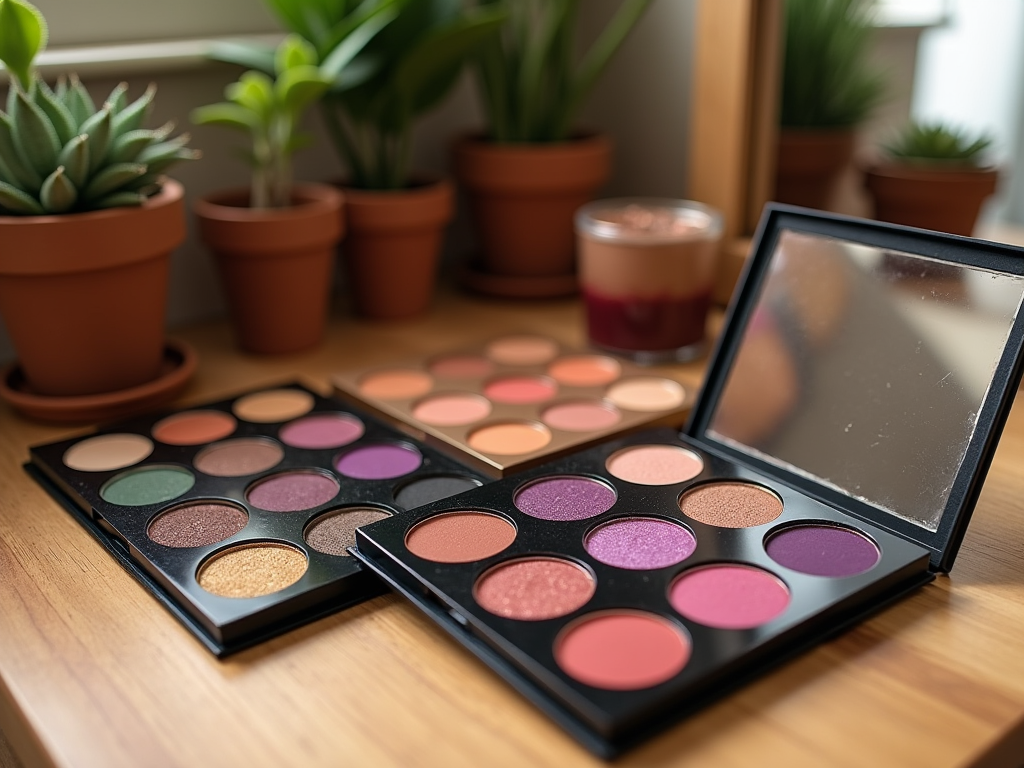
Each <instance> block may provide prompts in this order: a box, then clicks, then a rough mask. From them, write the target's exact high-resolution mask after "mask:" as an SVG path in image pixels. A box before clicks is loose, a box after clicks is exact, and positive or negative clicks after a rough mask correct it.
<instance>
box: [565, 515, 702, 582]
mask: <svg viewBox="0 0 1024 768" xmlns="http://www.w3.org/2000/svg"><path fill="white" fill-rule="evenodd" d="M584 543H585V546H586V549H587V552H589V553H590V555H591V556H592V557H594V558H595V559H597V560H600V561H601V562H602V563H606V564H607V565H614V566H616V567H618V568H627V569H629V570H632V571H642V570H650V569H654V568H665V567H667V566H669V565H675V564H676V563H681V562H682V561H683V560H685V559H686V558H688V557H689V556H690V555H692V554H693V552H694V550H695V549H696V548H697V540H696V539H695V538H694V537H693V534H692V533H690V532H689V531H688V530H686V529H685V528H684V527H683V526H681V525H679V524H678V523H674V522H670V521H668V520H659V519H657V518H653V517H626V518H620V519H618V520H612V521H611V522H609V523H605V524H603V525H601V526H599V527H597V528H595V529H594V530H593V531H591V532H590V533H589V534H588V535H587V538H586V541H585V542H584Z"/></svg>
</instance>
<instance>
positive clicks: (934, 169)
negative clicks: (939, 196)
mask: <svg viewBox="0 0 1024 768" xmlns="http://www.w3.org/2000/svg"><path fill="white" fill-rule="evenodd" d="M861 170H862V171H863V172H864V173H865V174H867V175H870V176H879V177H883V178H891V179H906V180H908V181H909V180H921V181H935V180H943V179H957V178H969V179H980V178H984V177H989V176H997V175H998V174H999V170H1000V169H999V166H996V165H986V166H980V167H978V166H969V165H945V164H943V165H938V164H927V163H924V164H921V163H900V162H893V161H891V160H883V161H875V162H866V163H861Z"/></svg>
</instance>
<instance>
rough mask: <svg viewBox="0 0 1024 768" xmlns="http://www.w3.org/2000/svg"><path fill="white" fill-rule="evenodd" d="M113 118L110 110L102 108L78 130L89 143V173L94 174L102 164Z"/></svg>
mask: <svg viewBox="0 0 1024 768" xmlns="http://www.w3.org/2000/svg"><path fill="white" fill-rule="evenodd" d="M112 121H113V117H111V115H110V108H109V107H104V108H103V109H101V110H100V111H99V112H97V113H96V114H95V115H93V116H92V117H90V118H89V119H88V120H86V121H85V122H84V123H82V125H81V127H80V128H79V129H78V130H79V131H81V132H82V133H84V134H85V135H86V137H87V139H86V141H87V142H88V143H89V171H90V173H92V172H95V171H96V170H97V169H98V168H99V167H100V165H101V164H102V163H103V158H104V157H105V156H106V154H107V145H108V144H109V143H110V132H111V129H110V124H111V122H112Z"/></svg>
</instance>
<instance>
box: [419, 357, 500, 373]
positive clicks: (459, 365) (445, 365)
mask: <svg viewBox="0 0 1024 768" xmlns="http://www.w3.org/2000/svg"><path fill="white" fill-rule="evenodd" d="M430 372H431V373H432V374H434V375H435V376H440V377H442V378H446V379H480V378H483V377H484V376H490V375H491V374H492V373H493V372H494V363H492V362H491V361H490V360H488V359H487V358H485V357H477V356H476V355H451V356H449V357H442V358H441V359H440V360H435V361H434V362H433V363H432V364H431V366H430Z"/></svg>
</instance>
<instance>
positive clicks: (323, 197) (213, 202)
mask: <svg viewBox="0 0 1024 768" xmlns="http://www.w3.org/2000/svg"><path fill="white" fill-rule="evenodd" d="M249 195H250V189H249V187H230V188H228V189H222V190H217V191H216V192H211V193H209V194H206V195H203V196H202V197H200V198H198V199H197V200H195V202H193V204H192V210H193V211H194V212H195V214H196V215H197V216H199V217H201V218H206V219H217V220H218V221H239V222H245V221H289V220H292V219H295V218H303V217H312V216H319V215H321V214H323V213H326V212H329V211H334V210H338V209H340V208H342V207H343V206H344V204H345V196H344V194H343V193H342V192H341V190H339V189H338V188H337V187H335V186H333V185H331V184H324V183H320V182H302V183H299V184H294V185H293V186H292V200H293V203H292V205H289V206H287V207H286V208H250V207H249V206H248V205H243V204H242V203H241V201H245V202H248V200H249ZM296 200H297V201H298V202H295V201H296Z"/></svg>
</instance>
